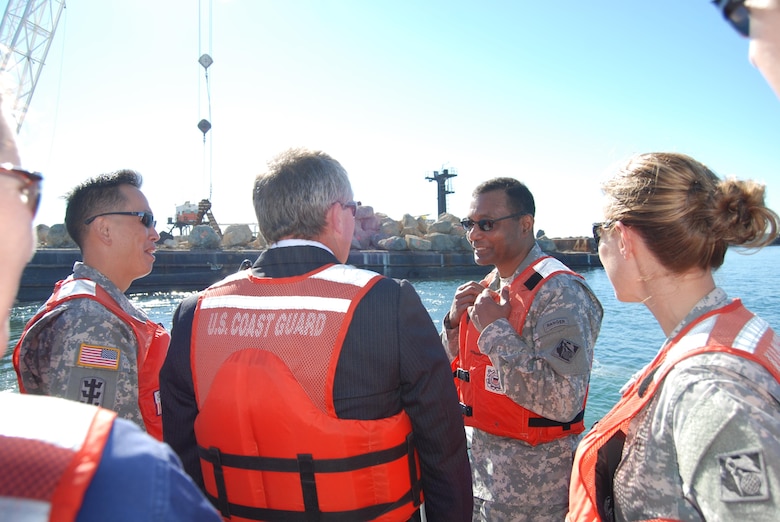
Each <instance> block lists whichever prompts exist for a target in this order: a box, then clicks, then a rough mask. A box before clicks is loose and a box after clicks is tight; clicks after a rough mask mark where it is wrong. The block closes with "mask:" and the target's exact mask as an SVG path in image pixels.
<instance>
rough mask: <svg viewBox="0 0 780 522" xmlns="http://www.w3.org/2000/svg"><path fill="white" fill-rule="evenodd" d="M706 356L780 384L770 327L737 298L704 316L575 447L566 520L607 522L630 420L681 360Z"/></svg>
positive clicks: (777, 343) (778, 350)
mask: <svg viewBox="0 0 780 522" xmlns="http://www.w3.org/2000/svg"><path fill="white" fill-rule="evenodd" d="M704 353H727V354H731V355H735V356H738V357H743V358H745V359H749V360H751V361H753V362H755V363H757V364H760V365H761V366H763V367H764V368H765V369H766V370H767V371H768V372H769V373H771V374H772V375H773V376H774V378H775V380H777V381H778V382H780V339H778V337H777V336H776V335H775V332H774V331H773V330H772V329H771V328H770V327H769V324H768V323H767V322H766V321H764V320H763V319H761V318H760V317H758V316H756V315H754V314H753V313H751V312H750V311H749V310H747V309H746V308H745V307H744V306H743V305H742V302H741V301H740V300H739V299H735V300H734V301H732V302H731V303H730V304H728V305H726V306H724V307H722V308H719V309H717V310H713V311H711V312H708V313H706V314H704V315H703V316H702V317H701V318H699V319H698V320H697V321H695V322H694V323H691V324H690V325H688V326H687V327H686V328H684V329H683V330H682V331H681V332H680V333H679V334H678V335H677V336H676V337H675V338H674V339H673V340H672V341H671V342H670V343H669V344H667V345H666V346H665V347H664V348H662V349H661V351H660V352H659V353H658V354H657V355H656V356H655V358H654V359H653V361H652V362H651V363H650V364H649V365H648V366H647V367H646V368H645V370H644V371H643V373H642V375H641V376H640V377H639V378H638V379H636V380H635V381H634V383H633V384H632V385H631V386H630V387H629V388H628V390H626V392H625V393H624V394H623V396H622V398H621V399H620V401H619V402H618V403H617V404H616V405H615V406H614V407H613V408H612V410H611V411H610V412H609V413H607V414H606V415H605V416H604V418H603V419H601V420H600V421H599V422H598V423H597V424H596V425H595V426H594V427H593V429H592V430H591V431H590V432H589V433H588V434H587V435H586V436H585V438H584V439H583V440H582V442H580V444H579V446H578V447H577V453H576V455H575V457H574V467H573V469H572V480H571V485H570V490H569V514H568V515H567V517H566V520H568V521H571V522H574V521H578V522H579V521H597V520H609V519H610V518H609V517H610V516H612V513H611V511H612V509H613V508H614V505H613V499H612V490H613V487H612V481H613V479H614V472H615V469H616V468H617V466H618V464H619V463H620V457H621V455H622V447H623V440H625V437H626V434H627V433H628V427H629V424H630V423H631V420H632V419H633V418H634V417H635V416H636V415H637V414H638V413H639V412H640V411H641V410H642V408H644V407H645V406H646V405H647V403H648V402H649V401H650V400H651V399H652V398H653V396H654V394H655V393H656V392H657V390H658V389H659V388H660V386H661V384H662V383H663V380H664V378H665V377H666V375H667V374H668V373H669V371H670V370H671V369H672V368H674V366H675V365H676V364H677V363H679V362H680V361H682V360H684V359H687V358H689V357H693V356H696V355H700V354H704Z"/></svg>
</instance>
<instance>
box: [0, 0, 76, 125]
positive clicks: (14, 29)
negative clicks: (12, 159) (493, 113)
mask: <svg viewBox="0 0 780 522" xmlns="http://www.w3.org/2000/svg"><path fill="white" fill-rule="evenodd" d="M64 8H65V0H8V5H7V6H6V8H5V14H4V15H3V20H2V22H0V73H1V74H2V75H3V76H6V77H8V76H10V77H11V78H12V80H6V81H7V82H8V83H9V84H10V85H8V87H7V88H8V89H14V90H15V94H14V96H13V108H12V111H11V114H12V115H13V118H14V120H15V121H16V132H19V129H21V127H22V122H23V121H24V117H25V115H26V114H27V108H28V107H29V106H30V100H31V99H32V96H33V93H34V92H35V85H36V84H37V83H38V78H39V77H40V75H41V69H42V68H43V65H44V64H45V62H46V55H47V54H48V53H49V48H50V47H51V42H52V39H53V38H54V31H55V30H56V29H57V24H58V23H59V21H60V16H61V15H62V10H63V9H64ZM9 101H10V100H9Z"/></svg>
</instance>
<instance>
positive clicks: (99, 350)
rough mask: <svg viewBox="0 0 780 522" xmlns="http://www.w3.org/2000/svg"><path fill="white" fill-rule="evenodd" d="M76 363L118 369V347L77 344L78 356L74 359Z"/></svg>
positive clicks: (90, 366)
mask: <svg viewBox="0 0 780 522" xmlns="http://www.w3.org/2000/svg"><path fill="white" fill-rule="evenodd" d="M76 364H77V365H78V366H83V367H86V368H103V369H105V370H118V369H119V349H118V348H108V347H106V346H94V345H91V344H82V345H81V346H79V356H78V359H76Z"/></svg>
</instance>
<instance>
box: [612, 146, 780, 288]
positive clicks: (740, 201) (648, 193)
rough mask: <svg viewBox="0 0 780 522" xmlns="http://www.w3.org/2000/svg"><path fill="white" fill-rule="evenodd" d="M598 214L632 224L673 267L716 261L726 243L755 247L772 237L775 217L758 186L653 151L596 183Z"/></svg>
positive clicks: (717, 264)
mask: <svg viewBox="0 0 780 522" xmlns="http://www.w3.org/2000/svg"><path fill="white" fill-rule="evenodd" d="M602 188H603V190H604V193H605V194H606V195H607V196H608V202H607V210H606V212H605V217H607V218H608V219H611V220H615V221H622V222H623V223H624V224H625V225H627V226H630V227H633V228H635V229H636V230H637V232H638V233H639V234H640V235H641V237H642V239H644V241H645V243H646V244H647V246H648V248H650V250H651V251H652V252H653V254H654V255H655V256H656V258H657V259H658V260H659V261H660V262H661V263H662V264H663V265H664V266H666V267H667V268H669V269H670V270H672V271H674V272H675V273H682V272H684V271H686V270H688V269H690V268H692V267H694V266H698V267H700V268H704V269H706V268H715V269H716V268H718V267H720V266H721V265H722V264H723V259H724V257H725V255H726V250H727V249H728V247H729V245H741V246H745V247H750V248H759V247H762V246H765V245H768V244H769V243H771V242H772V241H774V239H775V238H776V237H777V234H778V216H777V214H776V213H775V212H773V211H772V210H770V209H769V208H767V207H766V206H765V205H764V186H763V185H761V184H759V183H756V182H754V181H741V180H736V179H727V180H721V179H720V178H719V177H718V176H716V175H715V174H714V173H713V172H712V171H711V170H710V169H708V168H707V167H706V166H705V165H703V164H702V163H700V162H698V161H696V160H695V159H693V158H691V157H690V156H686V155H684V154H676V153H664V152H654V153H647V154H639V155H637V156H634V157H632V158H631V159H629V161H628V162H627V163H626V164H625V165H624V166H623V167H622V168H620V169H619V170H618V172H617V174H616V175H615V176H614V177H613V178H612V179H610V180H608V181H606V182H605V183H604V184H603V186H602Z"/></svg>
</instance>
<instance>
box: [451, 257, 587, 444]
mask: <svg viewBox="0 0 780 522" xmlns="http://www.w3.org/2000/svg"><path fill="white" fill-rule="evenodd" d="M558 274H572V275H574V276H577V277H579V278H582V276H580V275H579V274H577V273H575V272H572V271H571V270H570V269H569V268H568V267H567V266H566V265H564V264H563V263H561V262H560V261H558V260H557V259H555V258H554V257H551V256H545V257H541V258H539V259H538V260H536V261H535V262H534V263H533V264H531V265H530V266H529V267H528V268H526V269H525V270H523V272H522V273H520V274H519V275H518V276H517V277H516V278H515V280H514V281H513V282H512V284H511V285H510V286H509V302H510V307H511V311H510V313H509V323H510V324H511V325H512V327H513V328H514V329H515V330H516V331H517V332H522V331H523V325H524V324H525V318H526V316H527V315H528V309H529V308H530V307H531V303H532V302H533V300H534V297H535V296H536V293H537V292H538V291H539V289H540V288H541V286H542V285H543V284H544V283H545V282H546V281H548V280H549V279H550V278H551V277H554V276H556V275H558ZM490 282H491V281H490V280H488V279H485V280H483V281H482V285H483V286H485V287H488V286H489V284H490ZM459 335H460V341H459V350H458V355H457V356H456V357H455V359H454V360H453V361H452V374H453V377H455V387H456V388H457V389H458V396H459V397H460V405H461V410H462V412H463V415H464V424H466V426H473V427H475V428H478V429H480V430H483V431H486V432H488V433H492V434H493V435H499V436H501V437H511V438H513V439H519V440H522V441H525V442H527V443H528V444H531V445H534V446H535V445H537V444H543V443H545V442H551V441H553V440H556V439H560V438H563V437H568V436H570V435H576V434H578V433H582V432H583V431H584V430H585V424H584V420H583V419H584V416H585V403H583V405H582V410H581V411H580V412H579V413H578V414H577V415H576V416H575V417H574V418H573V419H572V420H570V421H569V422H558V421H554V420H552V419H547V418H544V417H541V416H539V415H537V414H536V413H534V412H532V411H531V410H529V409H527V408H525V407H523V406H521V405H519V404H517V403H516V402H515V401H513V400H512V399H510V398H509V397H507V396H506V394H505V393H504V391H503V390H502V388H501V382H500V378H499V375H498V373H497V371H496V369H495V368H494V366H493V363H492V362H491V361H490V357H488V356H487V355H485V354H484V353H482V352H481V351H480V350H479V346H478V345H477V339H479V331H478V330H477V329H476V327H474V325H473V324H472V323H471V321H470V320H469V317H468V314H463V315H462V316H461V319H460V331H459ZM586 400H587V399H586Z"/></svg>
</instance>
